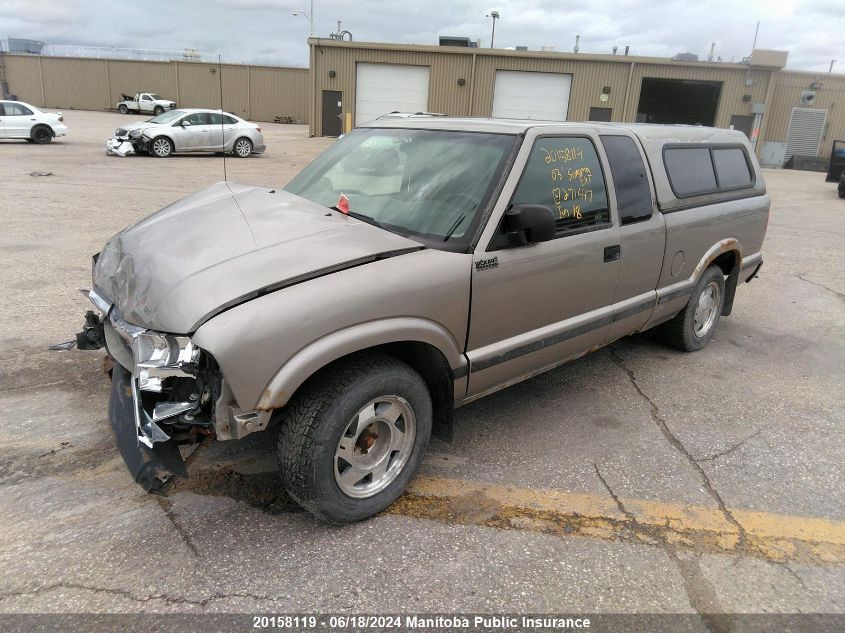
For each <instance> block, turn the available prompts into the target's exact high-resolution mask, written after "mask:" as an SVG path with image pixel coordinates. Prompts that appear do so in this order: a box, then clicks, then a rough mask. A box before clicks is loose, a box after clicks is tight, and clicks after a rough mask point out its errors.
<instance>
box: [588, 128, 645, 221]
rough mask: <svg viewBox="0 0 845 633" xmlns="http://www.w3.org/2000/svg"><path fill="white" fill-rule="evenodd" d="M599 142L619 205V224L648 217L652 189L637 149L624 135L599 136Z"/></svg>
mask: <svg viewBox="0 0 845 633" xmlns="http://www.w3.org/2000/svg"><path fill="white" fill-rule="evenodd" d="M601 143H602V145H604V152H605V154H607V162H608V163H610V173H612V174H613V189H614V190H615V191H616V204H617V205H618V206H619V219H620V222H621V223H622V225H623V226H624V225H626V224H633V223H634V222H641V221H643V220H648V219H649V218H650V217H651V212H652V206H653V205H652V201H651V189H650V188H649V186H648V172H647V171H646V167H645V164H644V163H643V158H642V156H641V155H640V150H639V149H638V148H637V144H636V143H635V142H634V139H632V138H629V137H627V136H602V137H601Z"/></svg>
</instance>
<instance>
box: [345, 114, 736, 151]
mask: <svg viewBox="0 0 845 633" xmlns="http://www.w3.org/2000/svg"><path fill="white" fill-rule="evenodd" d="M360 127H381V128H406V129H428V130H451V131H455V132H490V133H493V134H524V133H525V132H527V131H528V130H530V129H532V128H543V130H544V131H546V130H548V131H549V132H552V133H553V132H555V131H560V132H562V133H565V132H566V131H567V130H572V129H576V128H577V129H584V128H585V127H587V128H590V129H593V130H595V131H597V132H599V133H601V132H614V131H617V130H627V131H629V132H632V133H634V134H636V135H637V136H638V137H639V138H640V139H641V140H642V141H643V142H644V143H649V142H659V143H661V144H663V143H667V142H671V143H736V142H737V141H738V140H739V139H740V138H742V139H744V138H745V135H744V134H743V133H742V132H737V131H734V130H725V129H720V128H713V127H704V126H701V125H665V124H653V123H595V122H590V121H566V122H563V121H537V120H533V119H493V118H452V117H423V116H421V117H415V118H411V119H409V118H384V119H378V120H375V121H370V122H368V123H365V124H363V125H362V126H360Z"/></svg>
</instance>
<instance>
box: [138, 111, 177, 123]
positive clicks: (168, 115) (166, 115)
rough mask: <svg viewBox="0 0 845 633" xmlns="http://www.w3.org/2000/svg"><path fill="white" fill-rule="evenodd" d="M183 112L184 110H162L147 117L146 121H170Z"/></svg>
mask: <svg viewBox="0 0 845 633" xmlns="http://www.w3.org/2000/svg"><path fill="white" fill-rule="evenodd" d="M185 114H186V112H185V111H184V110H170V111H169V112H162V113H161V114H159V115H158V116H154V117H153V118H152V119H149V120H148V121H147V123H170V122H172V121H175V120H176V119H178V118H179V117H180V116H184V115H185Z"/></svg>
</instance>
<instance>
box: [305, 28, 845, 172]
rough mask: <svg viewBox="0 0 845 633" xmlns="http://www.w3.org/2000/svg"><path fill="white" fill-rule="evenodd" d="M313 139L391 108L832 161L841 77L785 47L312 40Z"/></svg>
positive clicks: (842, 132) (841, 108)
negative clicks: (598, 129) (660, 52)
mask: <svg viewBox="0 0 845 633" xmlns="http://www.w3.org/2000/svg"><path fill="white" fill-rule="evenodd" d="M309 44H310V46H311V57H310V66H311V69H312V73H311V80H312V91H313V92H312V95H313V99H312V106H311V107H312V110H311V114H310V120H311V121H312V123H311V133H312V134H313V135H317V136H319V135H336V134H338V133H340V131H341V129H342V128H343V127H348V126H349V125H354V124H360V123H361V122H363V121H366V120H369V119H372V118H374V117H375V116H377V115H379V114H383V113H386V112H391V111H401V112H416V111H430V112H440V113H444V114H447V115H449V116H472V117H489V116H494V117H499V116H503V117H510V118H531V119H552V120H560V121H586V120H593V121H643V122H654V123H687V124H701V125H715V126H717V127H729V126H733V127H734V128H735V129H740V130H742V131H744V132H746V133H747V134H748V135H749V137H750V138H751V139H752V141H753V142H755V144H756V147H757V152H758V153H759V154H761V156H762V157H763V158H764V160H765V161H766V162H768V163H769V164H782V163H783V162H784V161H785V160H786V159H787V158H788V157H789V156H791V155H793V154H796V155H801V156H827V155H829V154H830V148H831V145H832V142H833V140H834V139H845V75H840V74H827V73H807V72H799V71H788V70H784V67H785V66H786V61H787V53H786V52H785V51H767V50H755V51H754V52H753V54H752V55H751V58H750V63H741V64H733V63H721V62H682V61H671V60H669V59H665V58H651V57H634V56H628V55H593V54H585V53H577V54H576V53H559V52H554V51H522V50H502V49H481V48H466V47H456V46H416V45H413V46H409V45H396V44H377V43H369V42H347V41H338V40H324V39H315V38H312V39H310V40H309Z"/></svg>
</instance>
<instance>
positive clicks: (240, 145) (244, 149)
mask: <svg viewBox="0 0 845 633" xmlns="http://www.w3.org/2000/svg"><path fill="white" fill-rule="evenodd" d="M232 153H233V154H234V155H235V156H237V157H238V158H249V155H250V154H252V141H250V140H249V139H248V138H246V137H243V136H242V137H241V138H239V139H237V140H236V141H235V142H234V144H233V145H232Z"/></svg>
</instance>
